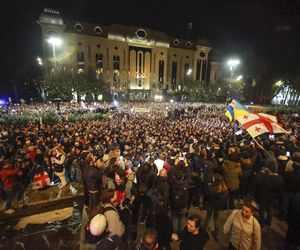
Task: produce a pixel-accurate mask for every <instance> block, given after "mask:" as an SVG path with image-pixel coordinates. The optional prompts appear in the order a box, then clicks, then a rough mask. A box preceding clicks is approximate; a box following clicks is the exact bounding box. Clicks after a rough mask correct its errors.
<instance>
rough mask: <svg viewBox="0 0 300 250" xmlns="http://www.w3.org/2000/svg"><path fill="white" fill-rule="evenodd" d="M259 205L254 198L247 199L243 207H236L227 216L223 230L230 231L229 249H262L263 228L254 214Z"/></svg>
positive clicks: (225, 232)
mask: <svg viewBox="0 0 300 250" xmlns="http://www.w3.org/2000/svg"><path fill="white" fill-rule="evenodd" d="M257 209H258V205H257V204H256V203H255V202H254V201H253V200H245V201H244V205H243V208H242V209H235V210H233V211H232V212H231V214H230V216H229V217H228V218H227V220H226V222H225V224H224V227H223V230H224V234H228V233H230V242H229V243H230V246H229V250H249V249H253V250H260V248H261V228H260V224H259V223H258V221H257V220H256V218H255V217H254V216H253V213H254V211H255V210H257Z"/></svg>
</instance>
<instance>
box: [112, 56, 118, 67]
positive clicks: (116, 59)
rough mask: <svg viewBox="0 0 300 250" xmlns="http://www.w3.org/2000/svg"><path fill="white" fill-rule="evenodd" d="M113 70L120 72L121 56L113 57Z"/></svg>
mask: <svg viewBox="0 0 300 250" xmlns="http://www.w3.org/2000/svg"><path fill="white" fill-rule="evenodd" d="M113 69H114V70H120V57H119V56H113Z"/></svg>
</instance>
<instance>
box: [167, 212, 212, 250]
mask: <svg viewBox="0 0 300 250" xmlns="http://www.w3.org/2000/svg"><path fill="white" fill-rule="evenodd" d="M172 240H175V241H180V247H179V248H180V250H201V249H204V247H205V245H206V243H207V242H208V240H209V235H208V233H207V232H206V231H205V230H204V229H203V228H202V227H201V219H200V217H199V216H197V215H190V216H189V217H188V220H187V224H186V227H185V228H184V229H183V230H182V231H181V232H180V233H179V234H172Z"/></svg>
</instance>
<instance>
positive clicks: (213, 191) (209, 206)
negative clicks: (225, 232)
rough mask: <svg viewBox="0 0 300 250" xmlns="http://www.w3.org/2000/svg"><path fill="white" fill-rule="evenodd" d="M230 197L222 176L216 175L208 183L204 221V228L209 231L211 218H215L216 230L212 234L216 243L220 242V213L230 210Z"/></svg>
mask: <svg viewBox="0 0 300 250" xmlns="http://www.w3.org/2000/svg"><path fill="white" fill-rule="evenodd" d="M228 197H229V192H228V188H227V186H226V184H225V181H224V178H223V176H222V175H221V174H215V175H214V177H213V182H212V183H208V185H207V187H206V188H205V196H204V201H205V203H204V204H205V208H206V217H205V221H204V228H205V229H206V230H207V227H208V225H209V223H210V221H211V218H213V222H214V229H213V230H211V234H212V236H213V238H214V239H215V240H216V241H217V240H218V223H217V222H218V218H219V212H220V211H221V210H224V209H227V208H228Z"/></svg>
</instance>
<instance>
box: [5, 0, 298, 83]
mask: <svg viewBox="0 0 300 250" xmlns="http://www.w3.org/2000/svg"><path fill="white" fill-rule="evenodd" d="M45 7H47V8H54V9H57V10H59V11H60V13H61V15H62V16H63V18H65V19H74V20H82V21H87V22H93V23H99V24H111V23H116V24H125V25H136V26H141V27H148V28H152V29H157V30H161V31H163V32H165V33H167V34H169V35H171V36H179V37H185V36H186V32H187V23H189V22H192V23H193V29H192V33H193V36H194V37H199V38H204V39H206V40H208V41H209V42H210V43H211V44H212V46H213V47H214V48H217V49H218V50H219V51H222V52H223V55H225V56H226V55H227V56H229V55H238V56H239V55H243V54H244V53H245V52H246V51H247V53H253V54H254V55H256V56H257V57H259V58H260V59H261V60H263V61H264V62H266V63H268V62H271V61H274V60H275V61H276V60H277V61H280V60H282V61H283V63H284V62H285V61H288V60H292V61H298V60H299V59H298V57H299V46H300V32H299V31H300V29H299V27H300V0H291V1H284V0H250V1H246V0H195V1H191V0H184V1H179V0H177V1H164V0H160V1H149V0H148V1H143V0H139V1H136V0H130V1H125V0H123V1H118V0H114V1H113V0H110V1H105V0H59V1H56V0H52V1H49V0H23V1H13V0H12V1H7V0H1V3H0V24H1V26H0V27H1V46H0V50H1V51H0V55H1V56H2V60H0V64H1V65H0V83H1V84H2V86H3V85H7V84H9V82H10V81H12V80H14V81H20V80H21V81H22V79H24V78H26V77H34V76H36V74H38V68H37V66H36V57H37V56H41V55H42V50H41V34H40V28H39V25H38V24H37V22H36V21H37V19H38V17H39V15H40V13H41V12H42V10H43V8H45Z"/></svg>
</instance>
